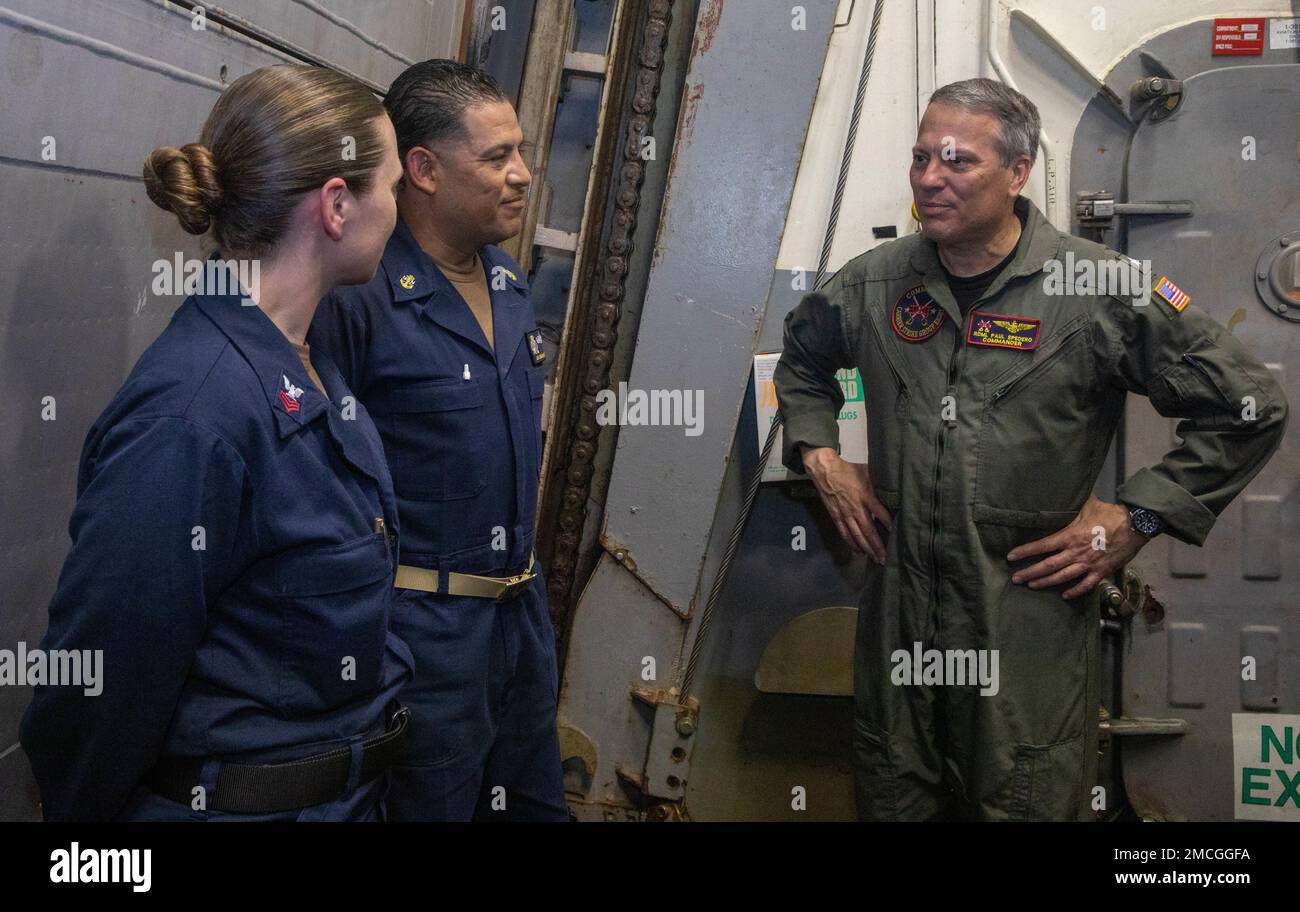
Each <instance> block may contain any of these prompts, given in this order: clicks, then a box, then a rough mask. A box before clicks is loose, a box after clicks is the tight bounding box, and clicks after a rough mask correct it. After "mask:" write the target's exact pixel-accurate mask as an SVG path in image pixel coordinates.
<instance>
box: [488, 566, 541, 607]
mask: <svg viewBox="0 0 1300 912" xmlns="http://www.w3.org/2000/svg"><path fill="white" fill-rule="evenodd" d="M535 576H536V574H533V573H521V574H519V575H518V576H512V577H510V578H508V579H507V580H506V587H505V588H504V589H502V590H501V594H500V595H498V596H497V601H498V602H508V601H510V600H511V599H514V598H517V597H518V596H519V595H520V593H522V592H523V591H524V590H525V589H527V588H528V584H529V583H531V582H532V581H533V578H534V577H535Z"/></svg>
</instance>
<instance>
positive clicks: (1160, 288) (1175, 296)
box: [1156, 276, 1192, 313]
mask: <svg viewBox="0 0 1300 912" xmlns="http://www.w3.org/2000/svg"><path fill="white" fill-rule="evenodd" d="M1156 294H1158V295H1160V297H1162V298H1164V299H1165V300H1166V301H1168V302H1169V306H1170V307H1172V308H1173V309H1174V310H1175V311H1177V312H1178V313H1182V312H1183V308H1184V307H1186V306H1187V304H1188V302H1190V301H1191V300H1192V299H1191V298H1189V297H1188V296H1187V292H1185V291H1183V290H1182V289H1181V288H1179V287H1178V286H1177V285H1175V284H1174V283H1173V282H1171V281H1169V279H1168V278H1167V277H1165V276H1161V277H1160V281H1159V282H1157V283H1156Z"/></svg>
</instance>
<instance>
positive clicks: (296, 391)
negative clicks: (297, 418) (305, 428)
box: [280, 374, 302, 413]
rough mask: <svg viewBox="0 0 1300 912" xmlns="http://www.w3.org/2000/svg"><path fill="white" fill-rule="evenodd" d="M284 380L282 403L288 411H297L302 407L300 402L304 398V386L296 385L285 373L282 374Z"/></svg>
mask: <svg viewBox="0 0 1300 912" xmlns="http://www.w3.org/2000/svg"><path fill="white" fill-rule="evenodd" d="M280 376H281V378H282V379H283V380H284V389H282V390H280V404H281V405H283V406H284V410H285V411H286V412H291V413H292V412H297V411H300V410H301V409H302V405H301V404H300V403H299V402H298V400H299V399H301V398H302V387H301V386H294V385H293V382H292V381H291V380H290V379H289V378H288V377H287V376H286V375H284V374H281V375H280Z"/></svg>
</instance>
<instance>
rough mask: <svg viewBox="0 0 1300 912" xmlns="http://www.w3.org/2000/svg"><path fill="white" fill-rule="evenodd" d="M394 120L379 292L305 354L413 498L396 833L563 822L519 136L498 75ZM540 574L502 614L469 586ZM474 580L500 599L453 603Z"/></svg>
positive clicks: (336, 318) (457, 68)
mask: <svg viewBox="0 0 1300 912" xmlns="http://www.w3.org/2000/svg"><path fill="white" fill-rule="evenodd" d="M385 105H386V106H387V108H388V110H389V113H390V114H391V116H392V118H393V121H394V125H395V126H396V128H397V137H398V151H399V153H400V155H401V157H402V163H403V165H404V167H405V169H406V179H405V186H404V187H403V189H402V190H401V194H400V197H399V204H398V208H399V212H400V218H399V220H398V223H397V229H396V231H394V233H393V236H392V238H391V239H390V240H389V243H388V247H387V250H386V251H385V253H384V258H383V262H382V264H381V266H380V268H379V272H378V273H377V274H376V275H375V277H374V279H373V280H372V281H371V282H370V283H369V284H367V285H363V286H353V287H349V288H338V289H335V291H334V292H332V293H331V294H330V296H328V297H327V298H325V300H324V301H322V303H321V306H320V309H319V310H318V311H317V314H316V318H315V321H314V323H313V325H312V332H311V335H310V337H309V338H310V342H311V345H312V346H313V348H316V349H317V350H319V351H322V352H325V353H327V354H328V355H329V356H330V357H331V358H332V359H333V360H334V361H335V362H336V363H337V364H338V366H339V368H340V370H341V371H342V373H343V375H344V377H345V378H346V380H347V382H348V384H349V385H350V386H351V387H352V389H353V390H354V391H355V392H356V394H357V397H358V398H359V399H360V400H361V402H362V403H364V405H365V408H366V409H367V410H368V411H369V412H370V414H371V415H372V417H373V418H374V420H375V423H376V425H377V426H378V428H379V432H380V435H381V437H382V438H383V442H384V448H385V450H386V452H387V455H388V461H389V467H390V469H391V471H392V475H393V483H394V487H395V489H396V491H397V501H398V515H399V517H400V521H401V525H402V552H401V556H400V561H401V564H402V565H403V566H402V569H401V570H399V576H398V587H399V589H398V592H397V601H396V604H395V606H394V615H393V624H394V630H395V631H396V632H397V634H398V635H399V636H400V637H401V638H402V639H403V640H405V641H406V642H407V643H408V644H409V645H410V647H411V651H412V653H413V655H414V657H415V664H416V674H415V679H414V680H413V681H412V682H411V684H409V685H408V686H407V689H406V690H405V691H403V693H402V700H403V702H404V703H405V704H406V705H407V706H408V707H409V708H410V710H411V713H412V718H411V729H410V753H409V757H408V759H407V764H406V765H405V766H402V767H397V768H395V769H394V770H393V782H392V787H391V790H390V792H389V797H388V810H389V819H391V820H468V819H487V820H521V819H526V820H564V819H567V817H568V811H567V808H566V806H565V803H564V787H563V780H562V773H561V768H560V757H559V743H558V737H557V732H556V722H555V706H556V691H557V683H558V682H557V678H558V676H557V669H556V658H555V640H554V633H553V631H552V628H551V623H550V618H549V614H548V611H547V601H546V588H545V584H544V582H543V580H542V577H541V574H540V573H539V572H538V571H537V568H536V567H535V566H533V563H532V549H533V526H534V519H535V516H536V511H537V484H538V475H539V471H540V467H541V454H542V437H541V406H542V389H543V381H544V370H545V369H544V367H543V366H542V362H543V360H544V358H545V355H544V352H543V350H542V346H541V334H540V332H538V329H537V323H536V319H535V317H534V315H533V309H532V305H531V303H530V302H529V298H528V286H527V285H526V284H525V281H524V276H523V274H522V272H521V270H520V267H519V265H518V264H517V263H516V262H515V261H514V260H512V259H511V258H510V257H509V256H508V255H506V254H505V253H504V252H502V251H501V250H499V249H498V248H497V247H495V246H493V245H494V244H497V243H499V242H501V241H503V240H505V239H506V238H508V237H511V236H513V235H515V234H517V233H518V232H519V230H520V227H521V224H522V218H523V211H524V199H525V198H526V194H527V190H528V186H529V183H530V182H531V180H532V176H531V175H530V174H529V172H528V169H527V167H526V166H525V165H524V163H523V161H522V159H521V158H520V156H519V143H520V142H521V141H522V138H523V136H522V133H521V132H520V129H519V124H518V121H517V119H516V117H515V112H514V109H513V108H512V107H511V105H510V103H509V102H508V101H507V100H506V99H505V97H504V96H503V95H502V93H501V90H500V88H499V87H498V86H497V85H496V84H495V83H494V82H493V81H492V80H491V78H490V77H488V76H486V75H485V74H483V73H481V72H480V71H477V70H475V69H473V68H471V67H468V66H465V65H463V64H459V63H455V62H453V61H445V60H431V61H426V62H424V63H420V64H417V65H416V66H414V67H411V68H410V69H409V70H407V71H406V72H405V73H403V74H402V75H401V76H400V77H398V79H397V80H396V81H395V82H394V83H393V85H392V87H391V88H390V89H389V92H388V96H387V98H386V99H385ZM530 569H531V571H532V572H533V573H535V574H536V575H535V576H534V578H533V579H532V580H531V581H530V582H528V583H526V584H523V585H521V586H519V585H517V586H515V587H513V588H512V589H511V591H510V592H508V593H505V597H503V598H501V600H498V599H497V598H495V597H493V594H499V593H500V587H497V588H494V586H495V585H496V584H494V583H492V582H488V583H483V581H482V580H478V581H473V580H472V579H471V578H472V577H489V578H492V579H493V580H502V579H505V578H508V577H511V576H516V575H520V574H524V573H526V572H528V571H529V570H530ZM430 571H436V575H435V574H434V573H431V572H430ZM404 579H405V580H407V581H409V580H414V579H418V580H419V581H420V582H419V585H420V586H421V588H404ZM467 579H470V580H471V584H474V583H477V584H478V585H480V586H484V587H485V589H484V592H485V593H486V594H478V595H457V594H449V593H448V591H447V589H448V588H449V583H457V582H458V583H459V584H460V585H461V586H462V587H463V586H464V585H466V583H465V581H466V580H467ZM430 584H432V585H430ZM450 588H451V591H452V593H454V592H456V588H455V586H454V585H453V586H451V587H450Z"/></svg>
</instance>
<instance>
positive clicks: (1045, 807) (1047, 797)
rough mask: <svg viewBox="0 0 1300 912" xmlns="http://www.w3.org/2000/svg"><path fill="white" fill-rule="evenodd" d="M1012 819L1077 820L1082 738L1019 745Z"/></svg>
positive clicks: (1010, 814)
mask: <svg viewBox="0 0 1300 912" xmlns="http://www.w3.org/2000/svg"><path fill="white" fill-rule="evenodd" d="M1015 756H1016V760H1015V770H1014V772H1013V775H1012V793H1011V804H1010V807H1009V808H1008V816H1009V817H1010V819H1012V820H1035V821H1044V820H1046V821H1053V820H1054V821H1061V820H1074V819H1076V816H1077V814H1078V811H1079V802H1080V799H1081V797H1082V795H1081V792H1080V789H1081V786H1082V782H1083V769H1084V763H1083V736H1082V735H1079V736H1078V737H1075V738H1071V739H1070V740H1068V741H1060V742H1057V743H1056V744H1046V745H1034V744H1018V745H1016V755H1015Z"/></svg>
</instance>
